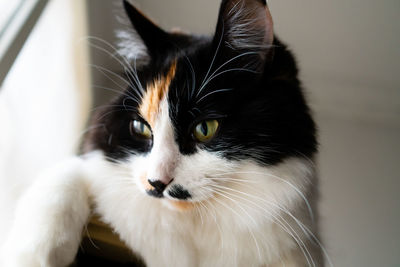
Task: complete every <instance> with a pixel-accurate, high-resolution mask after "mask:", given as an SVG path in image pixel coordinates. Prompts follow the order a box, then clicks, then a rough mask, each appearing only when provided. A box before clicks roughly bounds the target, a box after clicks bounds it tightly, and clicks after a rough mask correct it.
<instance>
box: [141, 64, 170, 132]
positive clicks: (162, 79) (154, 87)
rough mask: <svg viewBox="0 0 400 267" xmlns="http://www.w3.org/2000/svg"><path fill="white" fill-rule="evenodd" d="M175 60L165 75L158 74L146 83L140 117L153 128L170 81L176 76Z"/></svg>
mask: <svg viewBox="0 0 400 267" xmlns="http://www.w3.org/2000/svg"><path fill="white" fill-rule="evenodd" d="M176 66H177V63H176V60H174V61H173V62H172V63H171V64H170V65H169V66H168V71H167V72H166V73H159V74H158V75H156V76H155V77H153V78H152V79H150V80H149V81H147V83H146V91H145V93H144V95H143V97H142V100H141V103H140V105H139V109H138V110H139V113H140V115H141V116H142V117H143V118H144V119H145V120H146V121H147V122H148V123H149V124H150V125H151V126H152V127H154V124H155V121H156V118H157V116H158V113H159V112H160V105H161V102H162V101H163V100H164V99H165V97H166V96H167V95H168V91H169V89H170V85H171V81H172V80H173V79H174V77H175V75H176Z"/></svg>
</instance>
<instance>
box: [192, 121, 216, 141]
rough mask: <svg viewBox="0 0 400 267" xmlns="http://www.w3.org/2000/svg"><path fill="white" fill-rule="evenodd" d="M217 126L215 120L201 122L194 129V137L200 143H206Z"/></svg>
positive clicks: (214, 132)
mask: <svg viewBox="0 0 400 267" xmlns="http://www.w3.org/2000/svg"><path fill="white" fill-rule="evenodd" d="M218 125H219V124H218V121H217V120H208V121H202V122H200V123H199V124H197V125H196V127H195V128H194V131H193V134H194V137H195V138H196V139H197V140H198V141H200V142H207V141H208V140H210V139H211V138H213V137H214V135H215V134H216V132H217V129H218Z"/></svg>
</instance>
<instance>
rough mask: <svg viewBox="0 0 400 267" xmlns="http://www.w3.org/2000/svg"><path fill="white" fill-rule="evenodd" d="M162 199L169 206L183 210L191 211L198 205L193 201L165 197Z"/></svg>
mask: <svg viewBox="0 0 400 267" xmlns="http://www.w3.org/2000/svg"><path fill="white" fill-rule="evenodd" d="M162 201H163V203H164V204H165V205H166V206H167V207H168V208H170V209H172V210H175V211H181V212H185V211H190V210H192V209H193V208H194V207H195V206H196V202H192V201H185V200H172V199H163V200H162Z"/></svg>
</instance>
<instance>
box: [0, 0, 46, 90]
mask: <svg viewBox="0 0 400 267" xmlns="http://www.w3.org/2000/svg"><path fill="white" fill-rule="evenodd" d="M47 3H48V0H23V1H22V2H21V3H20V4H19V6H18V8H17V10H16V11H15V12H14V13H13V14H12V16H11V17H10V18H9V21H8V22H7V26H6V28H5V29H4V31H3V32H2V35H1V38H0V89H1V85H2V84H3V81H4V79H5V78H6V76H7V74H8V72H9V71H10V69H11V67H12V65H13V63H14V61H15V59H16V58H17V56H18V54H19V52H20V51H21V49H22V47H23V45H24V44H25V41H26V40H27V39H28V37H29V35H30V33H31V32H32V29H33V28H34V26H35V24H36V22H37V21H38V19H39V17H40V15H41V14H42V13H43V10H44V8H45V7H46V4H47Z"/></svg>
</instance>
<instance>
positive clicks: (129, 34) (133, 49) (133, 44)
mask: <svg viewBox="0 0 400 267" xmlns="http://www.w3.org/2000/svg"><path fill="white" fill-rule="evenodd" d="M115 35H116V36H117V38H118V39H119V42H118V43H117V47H118V50H117V51H118V54H119V55H120V56H122V57H124V58H125V59H126V60H127V61H128V62H131V63H133V64H134V65H136V66H139V65H143V64H146V63H148V61H149V55H148V53H147V48H146V46H145V45H144V44H143V42H142V40H141V38H140V36H139V35H138V34H137V32H136V31H135V30H133V29H129V30H128V29H125V30H117V31H116V32H115Z"/></svg>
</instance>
